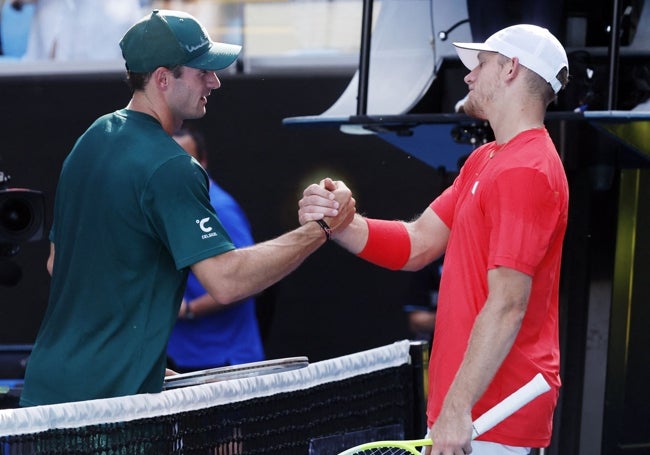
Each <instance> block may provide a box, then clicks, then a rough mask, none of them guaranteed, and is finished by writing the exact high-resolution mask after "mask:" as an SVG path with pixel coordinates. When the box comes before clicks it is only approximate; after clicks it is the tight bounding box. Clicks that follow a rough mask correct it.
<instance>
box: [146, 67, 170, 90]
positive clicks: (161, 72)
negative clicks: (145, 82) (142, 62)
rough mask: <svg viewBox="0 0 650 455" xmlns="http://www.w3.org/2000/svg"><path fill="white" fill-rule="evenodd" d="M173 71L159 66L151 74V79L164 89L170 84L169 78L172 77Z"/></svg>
mask: <svg viewBox="0 0 650 455" xmlns="http://www.w3.org/2000/svg"><path fill="white" fill-rule="evenodd" d="M171 75H172V74H171V71H170V70H169V69H167V68H165V67H164V66H159V67H158V68H156V69H155V70H154V72H153V73H152V74H151V79H153V81H154V82H155V83H156V85H157V86H158V87H159V88H161V89H164V88H166V87H167V85H168V84H169V78H170V77H171Z"/></svg>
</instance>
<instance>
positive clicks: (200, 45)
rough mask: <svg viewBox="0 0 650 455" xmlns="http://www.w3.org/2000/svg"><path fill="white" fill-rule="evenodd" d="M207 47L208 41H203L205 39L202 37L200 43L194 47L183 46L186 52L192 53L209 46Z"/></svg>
mask: <svg viewBox="0 0 650 455" xmlns="http://www.w3.org/2000/svg"><path fill="white" fill-rule="evenodd" d="M209 45H210V41H208V40H207V39H205V37H203V38H202V40H201V42H200V43H199V44H197V45H196V46H191V45H189V44H185V45H184V46H185V49H186V50H187V52H189V53H192V52H194V51H196V50H198V49H201V48H202V47H205V46H209Z"/></svg>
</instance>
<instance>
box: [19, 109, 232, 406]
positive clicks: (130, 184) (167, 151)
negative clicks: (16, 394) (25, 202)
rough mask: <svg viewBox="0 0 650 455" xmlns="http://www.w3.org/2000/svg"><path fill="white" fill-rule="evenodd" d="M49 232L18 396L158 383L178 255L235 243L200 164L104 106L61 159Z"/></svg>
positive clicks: (114, 391)
mask: <svg viewBox="0 0 650 455" xmlns="http://www.w3.org/2000/svg"><path fill="white" fill-rule="evenodd" d="M50 240H51V241H52V242H53V243H54V245H55V250H56V254H55V262H54V274H53V277H52V284H51V290H50V299H49V304H48V308H47V311H46V313H45V317H44V319H43V322H42V325H41V328H40V331H39V334H38V337H37V339H36V343H35V345H34V349H33V352H32V354H31V356H30V358H29V361H28V364H27V371H26V375H25V384H24V389H23V392H22V396H21V405H23V406H29V405H40V404H50V403H58V402H66V401H79V400H87V399H95V398H104V397H112V396H122V395H131V394H136V393H150V392H159V391H160V390H161V388H162V382H163V377H164V371H165V365H166V357H165V350H166V345H167V340H168V337H169V334H170V331H171V329H172V327H173V324H174V322H175V321H176V318H177V315H178V310H179V305H180V302H181V299H182V295H183V290H184V287H185V282H186V278H187V273H188V270H189V269H188V267H189V266H190V265H192V264H194V263H196V262H198V261H201V260H203V259H205V258H208V257H210V256H214V255H218V254H221V253H224V252H227V251H230V250H232V249H234V248H235V247H234V245H233V244H232V242H231V240H230V238H229V237H228V235H227V234H226V232H225V230H224V229H223V227H222V225H221V223H220V222H219V220H218V219H217V216H216V214H215V212H214V209H213V208H212V205H211V204H210V200H209V195H208V179H207V175H206V173H205V171H204V170H203V169H202V168H201V166H200V165H198V163H197V162H196V161H195V160H194V159H193V158H191V157H190V156H189V155H188V154H187V153H186V152H185V151H184V150H183V149H182V148H181V147H180V146H179V145H178V144H177V143H176V142H175V141H174V140H173V139H172V138H171V137H170V136H169V135H168V134H167V133H166V132H165V131H164V130H163V129H162V127H161V126H160V124H159V123H158V121H157V120H155V119H154V118H153V117H151V116H149V115H146V114H143V113H139V112H135V111H130V110H126V109H123V110H119V111H117V112H114V113H112V114H108V115H105V116H103V117H101V118H99V119H98V120H97V121H95V123H94V124H93V125H92V126H91V127H90V128H89V129H88V130H87V131H86V132H85V133H84V134H83V135H82V136H81V137H80V138H79V140H78V141H77V143H76V144H75V146H74V148H73V150H72V152H71V153H70V155H69V156H68V157H67V158H66V160H65V162H64V164H63V169H62V171H61V175H60V178H59V183H58V187H57V192H56V200H55V207H54V223H53V227H52V230H51V232H50Z"/></svg>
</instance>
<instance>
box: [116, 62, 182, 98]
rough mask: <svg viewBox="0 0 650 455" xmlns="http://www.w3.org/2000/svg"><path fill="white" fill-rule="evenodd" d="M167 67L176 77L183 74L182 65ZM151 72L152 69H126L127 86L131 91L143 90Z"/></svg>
mask: <svg viewBox="0 0 650 455" xmlns="http://www.w3.org/2000/svg"><path fill="white" fill-rule="evenodd" d="M167 69H168V70H170V71H171V72H172V74H173V75H174V77H175V78H176V79H178V78H179V77H181V76H182V75H183V66H182V65H176V66H170V67H169V68H167ZM152 74H153V71H149V72H148V73H134V72H133V71H127V72H126V83H127V84H128V85H129V88H131V91H133V92H135V91H138V90H144V87H145V85H147V82H149V79H151V75H152Z"/></svg>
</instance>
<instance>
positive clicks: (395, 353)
mask: <svg viewBox="0 0 650 455" xmlns="http://www.w3.org/2000/svg"><path fill="white" fill-rule="evenodd" d="M409 346H410V342H409V341H408V340H402V341H398V342H395V343H393V344H390V345H386V346H382V347H379V348H374V349H369V350H367V351H361V352H357V353H353V354H350V355H346V356H342V357H337V358H333V359H328V360H323V361H320V362H315V363H311V364H309V365H308V366H307V367H305V368H301V369H298V370H293V371H287V372H280V373H274V374H269V375H265V376H256V377H249V378H243V379H236V380H227V381H221V382H214V383H209V384H201V385H197V386H192V387H185V388H178V389H172V390H167V391H164V392H161V393H154V394H141V395H130V396H125V397H116V398H105V399H99V400H87V401H78V402H74V403H61V404H53V405H44V406H34V407H30V408H18V409H4V410H0V436H9V435H21V434H30V433H36V432H41V431H47V430H51V429H61V428H78V427H84V426H89V425H97V424H104V423H113V422H128V421H131V420H136V419H143V418H150V417H156V416H163V415H171V414H177V413H181V412H187V411H194V410H198V409H206V408H210V407H213V406H219V405H222V404H227V403H234V402H239V401H245V400H249V399H253V398H259V397H264V396H269V395H274V394H277V393H284V392H291V391H295V390H300V389H307V388H311V387H316V386H318V385H322V384H326V383H330V382H335V381H341V380H345V379H348V378H351V377H354V376H358V375H362V374H366V373H372V372H375V371H379V370H382V369H385V368H392V367H397V366H400V365H404V364H405V363H409V362H410V356H409Z"/></svg>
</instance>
